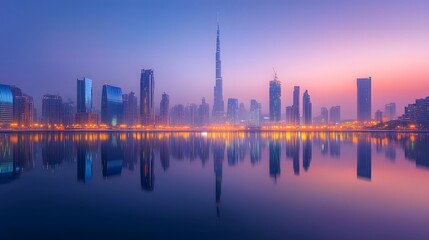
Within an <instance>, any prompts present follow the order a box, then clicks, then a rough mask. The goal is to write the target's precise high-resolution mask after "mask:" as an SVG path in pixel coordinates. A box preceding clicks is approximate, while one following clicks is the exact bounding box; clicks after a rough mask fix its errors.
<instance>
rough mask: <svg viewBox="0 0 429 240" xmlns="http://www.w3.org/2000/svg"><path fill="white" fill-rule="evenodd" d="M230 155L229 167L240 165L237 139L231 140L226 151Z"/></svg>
mask: <svg viewBox="0 0 429 240" xmlns="http://www.w3.org/2000/svg"><path fill="white" fill-rule="evenodd" d="M226 151H227V155H228V165H229V166H234V165H236V164H237V163H238V140H237V138H235V137H232V138H231V141H230V142H229V144H228V148H227V149H226Z"/></svg>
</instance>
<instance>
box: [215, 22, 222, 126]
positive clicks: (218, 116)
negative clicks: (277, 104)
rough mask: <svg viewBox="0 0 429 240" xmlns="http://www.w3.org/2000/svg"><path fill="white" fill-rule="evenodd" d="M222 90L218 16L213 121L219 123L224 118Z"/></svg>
mask: <svg viewBox="0 0 429 240" xmlns="http://www.w3.org/2000/svg"><path fill="white" fill-rule="evenodd" d="M222 92H223V90H222V73H221V61H220V38H219V16H218V18H217V34H216V84H215V87H214V103H213V112H212V116H213V120H214V121H215V122H218V123H219V122H221V121H222V120H223V118H224V115H225V113H224V103H223V93H222Z"/></svg>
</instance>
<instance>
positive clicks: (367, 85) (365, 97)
mask: <svg viewBox="0 0 429 240" xmlns="http://www.w3.org/2000/svg"><path fill="white" fill-rule="evenodd" d="M357 120H358V121H359V122H364V121H371V77H368V78H358V79H357Z"/></svg>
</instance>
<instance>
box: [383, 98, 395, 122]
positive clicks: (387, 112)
mask: <svg viewBox="0 0 429 240" xmlns="http://www.w3.org/2000/svg"><path fill="white" fill-rule="evenodd" d="M384 118H386V120H387V121H390V120H395V119H396V103H393V102H392V103H388V104H386V105H385V106H384Z"/></svg>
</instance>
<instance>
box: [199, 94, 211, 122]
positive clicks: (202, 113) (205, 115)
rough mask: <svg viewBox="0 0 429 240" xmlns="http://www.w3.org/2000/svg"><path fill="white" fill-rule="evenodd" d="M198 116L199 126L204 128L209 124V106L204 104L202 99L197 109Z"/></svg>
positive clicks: (204, 100)
mask: <svg viewBox="0 0 429 240" xmlns="http://www.w3.org/2000/svg"><path fill="white" fill-rule="evenodd" d="M198 115H199V121H198V122H199V125H200V126H205V125H207V124H209V121H210V107H209V104H208V103H206V99H205V98H203V99H202V100H201V104H200V106H199V107H198Z"/></svg>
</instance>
